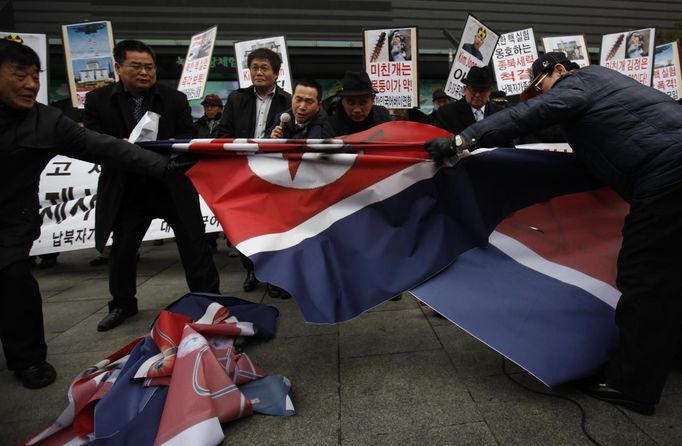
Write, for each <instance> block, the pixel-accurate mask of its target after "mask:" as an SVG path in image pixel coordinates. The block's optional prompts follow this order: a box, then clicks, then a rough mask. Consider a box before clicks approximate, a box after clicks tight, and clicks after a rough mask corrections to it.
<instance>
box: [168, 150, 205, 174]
mask: <svg viewBox="0 0 682 446" xmlns="http://www.w3.org/2000/svg"><path fill="white" fill-rule="evenodd" d="M197 161H199V158H198V157H197V156H196V155H195V154H193V153H189V152H185V153H180V154H177V155H174V156H171V159H170V160H169V161H168V166H167V167H166V175H170V174H174V173H181V174H184V173H185V172H187V171H188V170H189V169H190V168H192V166H194V165H195V164H196V163H197Z"/></svg>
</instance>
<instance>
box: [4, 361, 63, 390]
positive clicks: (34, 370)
mask: <svg viewBox="0 0 682 446" xmlns="http://www.w3.org/2000/svg"><path fill="white" fill-rule="evenodd" d="M14 374H15V375H16V377H17V378H19V379H20V380H21V382H22V384H23V385H24V387H26V388H27V389H40V388H41V387H45V386H49V385H50V384H52V383H53V382H54V381H55V380H56V379H57V371H56V370H55V369H54V367H52V365H50V363H49V362H46V361H43V362H41V363H40V364H34V365H32V366H30V367H26V368H25V369H21V370H15V371H14Z"/></svg>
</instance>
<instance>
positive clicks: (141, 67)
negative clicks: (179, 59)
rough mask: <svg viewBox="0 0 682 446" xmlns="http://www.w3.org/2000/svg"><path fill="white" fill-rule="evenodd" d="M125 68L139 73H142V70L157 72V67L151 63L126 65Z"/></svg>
mask: <svg viewBox="0 0 682 446" xmlns="http://www.w3.org/2000/svg"><path fill="white" fill-rule="evenodd" d="M125 66H126V67H128V68H130V69H131V70H133V71H137V72H141V71H142V70H144V71H154V70H156V67H155V66H154V64H151V63H144V64H142V63H137V62H133V63H131V64H128V65H125Z"/></svg>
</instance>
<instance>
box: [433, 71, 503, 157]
mask: <svg viewBox="0 0 682 446" xmlns="http://www.w3.org/2000/svg"><path fill="white" fill-rule="evenodd" d="M462 83H463V84H464V97H463V98H461V99H459V100H458V101H455V102H452V103H450V104H446V105H443V106H442V107H439V108H438V110H436V111H435V112H434V113H433V114H432V117H431V119H430V121H429V122H428V124H431V125H435V126H436V127H440V128H442V129H445V130H447V131H448V132H450V133H452V134H454V135H456V134H458V133H460V132H461V131H462V130H464V129H465V128H467V127H469V126H470V125H471V124H473V123H474V122H476V121H480V120H481V119H484V118H486V117H488V116H490V115H492V114H493V113H496V112H498V111H500V109H499V108H498V107H497V106H495V105H494V104H493V103H492V102H490V94H491V91H492V85H493V78H492V73H491V72H490V70H489V69H488V68H485V67H471V69H470V70H469V72H468V73H467V75H466V77H465V78H464V79H462ZM487 143H488V144H489V145H488V146H486V144H487ZM500 145H508V144H503V142H502V141H483V142H481V143H480V147H495V146H500Z"/></svg>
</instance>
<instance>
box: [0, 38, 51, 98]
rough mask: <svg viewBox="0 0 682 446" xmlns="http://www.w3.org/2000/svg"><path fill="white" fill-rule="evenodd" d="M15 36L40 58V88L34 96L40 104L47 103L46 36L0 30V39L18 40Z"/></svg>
mask: <svg viewBox="0 0 682 446" xmlns="http://www.w3.org/2000/svg"><path fill="white" fill-rule="evenodd" d="M17 37H19V38H20V39H21V42H22V43H23V44H24V45H26V46H27V47H29V48H31V49H32V50H33V51H35V52H36V54H38V57H39V58H40V67H41V70H40V73H39V74H38V78H39V79H40V90H38V97H37V98H36V99H37V101H38V102H40V103H41V104H45V105H48V103H49V99H48V96H47V90H48V88H47V87H48V84H47V68H48V63H47V36H46V35H45V34H26V33H14V32H7V31H0V39H7V38H8V39H10V40H14V41H16V40H18V39H17Z"/></svg>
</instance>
